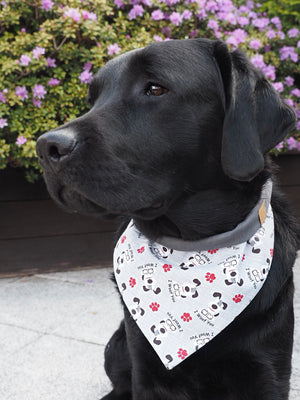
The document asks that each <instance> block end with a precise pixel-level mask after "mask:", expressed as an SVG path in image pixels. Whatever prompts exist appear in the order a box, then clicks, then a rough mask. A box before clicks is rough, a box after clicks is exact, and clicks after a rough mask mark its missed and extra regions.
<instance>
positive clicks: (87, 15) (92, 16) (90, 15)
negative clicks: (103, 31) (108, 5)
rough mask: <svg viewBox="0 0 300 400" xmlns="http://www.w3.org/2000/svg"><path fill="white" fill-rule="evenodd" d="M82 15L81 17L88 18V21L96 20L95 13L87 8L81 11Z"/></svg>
mask: <svg viewBox="0 0 300 400" xmlns="http://www.w3.org/2000/svg"><path fill="white" fill-rule="evenodd" d="M82 17H83V19H89V20H90V21H97V15H96V14H95V13H93V12H90V11H87V10H83V11H82Z"/></svg>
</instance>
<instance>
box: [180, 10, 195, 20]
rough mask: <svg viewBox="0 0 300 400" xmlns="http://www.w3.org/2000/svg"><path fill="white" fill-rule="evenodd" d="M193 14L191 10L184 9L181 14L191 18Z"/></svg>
mask: <svg viewBox="0 0 300 400" xmlns="http://www.w3.org/2000/svg"><path fill="white" fill-rule="evenodd" d="M192 15H193V13H192V12H191V11H189V10H184V11H183V13H182V15H181V16H182V18H183V19H187V20H190V19H191V18H192Z"/></svg>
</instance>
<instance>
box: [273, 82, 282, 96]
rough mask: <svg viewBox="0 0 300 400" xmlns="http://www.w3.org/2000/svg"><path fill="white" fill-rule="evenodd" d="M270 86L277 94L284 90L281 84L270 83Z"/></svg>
mask: <svg viewBox="0 0 300 400" xmlns="http://www.w3.org/2000/svg"><path fill="white" fill-rule="evenodd" d="M272 86H273V87H274V88H275V89H276V90H277V92H279V93H281V92H283V90H284V87H283V83H282V82H274V83H272Z"/></svg>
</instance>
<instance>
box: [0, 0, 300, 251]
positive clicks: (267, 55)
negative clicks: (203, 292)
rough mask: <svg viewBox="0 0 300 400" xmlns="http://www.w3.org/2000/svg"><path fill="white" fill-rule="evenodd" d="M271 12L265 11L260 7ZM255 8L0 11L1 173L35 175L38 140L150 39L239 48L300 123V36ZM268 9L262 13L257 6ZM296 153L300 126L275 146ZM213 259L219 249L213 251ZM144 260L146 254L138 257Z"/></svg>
mask: <svg viewBox="0 0 300 400" xmlns="http://www.w3.org/2000/svg"><path fill="white" fill-rule="evenodd" d="M266 4H267V3H266ZM266 4H263V5H261V4H259V3H256V2H255V1H252V0H240V1H233V0H109V1H106V2H104V1H103V0H94V1H93V2H90V1H86V0H70V1H69V0H68V1H67V0H57V1H54V0H37V1H34V2H25V1H24V2H16V1H14V0H6V1H3V2H1V4H0V20H1V24H0V54H1V55H0V57H1V63H0V70H1V73H0V168H5V167H6V166H7V165H9V164H11V165H16V166H23V167H25V168H26V169H27V177H28V179H29V180H34V179H35V178H36V177H37V176H38V174H39V171H40V170H39V165H38V162H37V157H36V154H35V142H36V139H37V137H38V136H39V135H40V134H42V133H44V132H45V131H48V130H50V129H53V128H55V127H57V126H58V125H61V124H63V123H65V122H67V121H68V120H71V119H73V118H75V117H77V116H78V115H81V114H83V113H84V112H86V111H87V105H86V103H85V101H84V99H85V97H86V92H87V85H88V84H89V83H90V81H91V80H92V79H93V76H94V74H95V73H96V72H97V70H98V69H99V68H100V67H101V66H103V65H104V64H105V62H107V61H108V60H109V59H110V58H111V57H114V56H116V55H118V54H120V53H124V52H125V51H128V50H132V49H135V48H138V47H143V46H146V45H148V44H150V43H151V42H153V41H164V40H171V39H183V38H198V37H206V38H209V39H221V40H223V41H225V42H226V43H227V44H228V46H229V47H230V49H232V50H234V49H236V48H241V49H242V50H243V51H245V52H246V53H247V54H248V56H249V58H250V60H251V61H252V63H253V64H254V65H255V66H256V67H257V68H260V69H261V70H262V71H263V72H264V73H265V75H266V76H267V77H268V79H269V80H270V81H271V82H272V84H273V86H274V88H275V89H276V90H277V91H278V92H280V93H281V94H282V95H283V96H284V97H285V99H286V102H287V103H288V104H289V105H291V106H292V107H294V108H295V110H296V113H297V115H298V118H299V120H300V88H299V87H298V85H299V81H300V77H299V72H300V67H299V65H298V61H299V60H298V59H299V52H300V31H299V29H298V28H297V27H295V26H293V24H292V22H288V23H287V22H286V21H285V20H282V19H281V18H279V17H278V16H274V13H273V15H272V16H269V15H268V12H266V11H267V8H266ZM263 7H265V8H263ZM283 150H299V151H300V121H299V122H298V123H297V127H296V130H295V131H294V132H293V133H292V135H291V136H290V137H289V138H288V139H286V140H285V141H283V142H282V143H280V144H279V145H278V146H276V149H274V152H275V153H279V152H280V151H283ZM212 251H215V250H212ZM141 252H142V249H141Z"/></svg>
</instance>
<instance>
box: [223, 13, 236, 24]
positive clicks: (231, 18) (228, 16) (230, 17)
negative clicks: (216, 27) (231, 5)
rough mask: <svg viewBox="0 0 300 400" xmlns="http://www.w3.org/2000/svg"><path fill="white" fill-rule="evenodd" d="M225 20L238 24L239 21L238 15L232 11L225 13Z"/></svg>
mask: <svg viewBox="0 0 300 400" xmlns="http://www.w3.org/2000/svg"><path fill="white" fill-rule="evenodd" d="M224 21H227V22H229V23H230V24H231V25H236V23H237V19H236V16H235V15H234V14H233V13H232V12H230V13H228V14H226V15H225V18H224Z"/></svg>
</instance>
